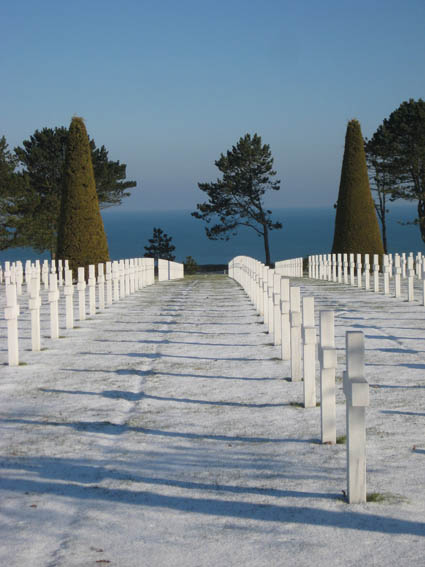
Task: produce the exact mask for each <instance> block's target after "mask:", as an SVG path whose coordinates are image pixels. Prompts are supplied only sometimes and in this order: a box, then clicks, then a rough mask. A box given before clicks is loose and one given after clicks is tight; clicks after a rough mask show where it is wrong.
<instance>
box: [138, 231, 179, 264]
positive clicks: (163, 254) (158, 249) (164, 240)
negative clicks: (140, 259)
mask: <svg viewBox="0 0 425 567" xmlns="http://www.w3.org/2000/svg"><path fill="white" fill-rule="evenodd" d="M172 239H173V237H172V236H168V235H167V234H166V233H165V232H164V231H163V230H162V228H154V229H153V235H152V238H149V243H150V244H149V246H145V250H146V252H145V257H146V258H155V260H158V259H159V258H161V260H171V261H173V260H174V259H175V256H174V255H173V252H174V250H175V249H176V247H175V246H174V245H173V244H171V241H172Z"/></svg>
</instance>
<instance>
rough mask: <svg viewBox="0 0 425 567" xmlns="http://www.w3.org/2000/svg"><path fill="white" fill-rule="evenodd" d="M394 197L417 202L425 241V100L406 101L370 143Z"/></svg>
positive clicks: (383, 124)
mask: <svg viewBox="0 0 425 567" xmlns="http://www.w3.org/2000/svg"><path fill="white" fill-rule="evenodd" d="M366 152H367V154H368V155H372V156H373V157H374V159H375V162H376V164H377V166H378V172H379V173H380V177H381V178H385V190H386V193H387V194H389V196H390V200H391V201H394V200H395V199H405V200H408V201H416V202H417V217H416V219H415V220H414V222H415V223H416V224H418V225H419V229H420V232H421V237H422V240H423V242H425V101H424V100H422V99H419V100H417V101H415V100H413V99H410V100H409V101H408V102H403V103H402V104H401V105H400V106H399V108H397V110H395V111H394V112H392V113H391V114H390V116H389V118H387V119H385V120H384V121H383V123H382V124H381V125H380V126H379V128H378V129H377V131H376V132H375V134H374V135H373V137H372V138H371V140H369V141H368V142H367V144H366Z"/></svg>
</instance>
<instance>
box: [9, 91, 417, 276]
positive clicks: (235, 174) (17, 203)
mask: <svg viewBox="0 0 425 567" xmlns="http://www.w3.org/2000/svg"><path fill="white" fill-rule="evenodd" d="M352 127H353V128H354V130H355V129H356V127H354V126H352ZM354 130H353V132H354ZM68 136H69V132H68V130H67V129H66V128H64V127H60V128H54V129H51V128H43V129H42V130H36V131H35V132H34V134H33V135H32V136H31V137H30V138H29V139H28V140H24V142H23V143H22V146H19V147H16V148H14V150H13V151H12V150H10V149H9V147H8V145H7V141H6V139H5V137H4V136H3V137H2V138H0V250H3V249H6V248H9V247H15V246H31V247H32V248H34V249H35V250H37V251H39V252H42V251H44V250H49V251H50V252H51V254H52V256H53V257H54V255H55V253H56V246H57V236H58V221H59V216H60V203H61V197H62V191H63V187H64V165H65V155H66V148H67V143H68ZM358 139H359V140H360V139H361V133H360V127H359V136H358ZM362 143H363V142H362ZM89 146H90V152H91V160H92V164H93V171H94V177H95V184H96V192H97V197H98V201H99V205H100V207H101V208H105V207H108V206H113V205H118V204H120V203H121V202H122V200H123V199H124V198H125V197H127V196H128V195H129V192H128V189H130V188H131V187H135V186H136V182H135V181H127V180H126V165H125V164H121V163H120V162H119V161H112V160H110V159H109V158H108V151H107V150H106V148H105V146H101V147H100V148H97V147H96V144H95V142H94V140H90V139H89ZM353 147H354V146H353ZM356 151H357V150H356ZM364 152H365V159H366V163H367V168H368V174H369V181H370V185H371V188H372V190H373V191H374V192H375V195H376V199H375V208H376V213H377V215H378V218H379V220H380V222H381V227H382V240H383V245H384V249H385V251H387V247H388V242H387V227H386V219H387V214H388V203H389V202H391V201H395V200H397V199H404V200H407V201H411V202H415V203H416V209H417V216H416V218H415V219H413V221H412V222H414V223H415V224H417V225H418V226H419V229H420V234H421V238H422V240H423V242H424V243H425V102H424V101H423V100H422V99H419V100H417V101H415V100H413V99H410V100H409V101H406V102H403V103H402V104H401V105H400V107H399V108H397V109H396V110H395V111H394V112H392V113H391V115H390V116H389V117H388V118H386V119H385V120H384V121H383V123H382V124H381V125H380V126H379V127H378V129H377V130H376V132H375V133H374V135H373V136H372V138H371V139H370V140H365V141H364ZM344 159H345V158H344ZM363 159H364V158H363V157H362V160H363ZM347 163H348V162H347ZM215 165H216V167H217V168H218V170H219V172H220V174H221V177H220V178H218V179H217V180H216V181H214V182H208V183H207V182H200V183H198V187H199V189H200V190H201V191H202V192H203V193H205V194H206V196H207V200H206V201H205V202H203V203H199V204H198V205H197V210H196V211H194V212H193V213H192V215H193V216H194V217H195V218H197V219H200V220H202V221H204V222H205V224H206V227H205V232H206V235H207V237H208V238H210V239H211V240H217V239H221V240H228V239H229V238H230V237H232V236H235V235H236V234H237V230H238V228H239V227H248V228H250V229H252V230H254V231H255V232H256V233H257V235H258V236H259V237H260V238H262V239H263V242H264V252H265V261H266V264H268V265H270V261H271V258H270V238H269V233H270V231H271V230H276V229H281V228H282V224H281V223H280V222H277V221H274V220H273V219H272V211H271V210H268V209H267V208H266V206H265V203H264V196H265V193H266V191H269V190H271V191H278V190H280V181H279V180H276V179H275V175H276V171H274V170H273V157H272V154H271V151H270V147H269V146H268V145H267V144H263V143H262V141H261V137H260V136H259V135H258V134H254V135H253V136H251V135H250V134H246V135H245V136H243V137H241V138H240V139H239V140H238V142H237V143H236V145H234V146H232V149H231V150H228V151H227V152H226V154H221V155H220V157H219V159H218V160H216V161H215ZM362 167H363V165H362ZM346 171H348V170H347V169H346V168H344V165H343V176H345V177H347V176H346ZM344 172H345V173H344ZM343 176H342V178H341V182H342V180H343ZM347 179H348V178H347ZM347 179H346V180H347ZM362 179H363V177H362ZM362 183H365V181H364V179H363V181H362ZM354 184H355V183H354ZM353 190H355V188H354V189H353ZM343 194H344V193H343ZM339 201H341V192H340V196H339ZM339 217H340V218H341V214H340V215H339ZM338 223H339V224H340V222H339V221H338ZM338 230H339V233H340V234H342V232H343V230H344V229H343V228H341V226H339V229H338ZM167 238H168V239H169V240H168V241H167ZM149 242H150V245H149V246H148V247H145V249H146V253H147V254H148V253H149V254H151V253H153V252H155V254H156V255H157V254H158V253H159V251H160V250H161V251H162V252H163V253H165V254H167V256H168V257H170V258H171V256H173V254H172V252H173V250H174V247H173V246H172V245H171V244H170V242H171V238H170V237H167V235H166V234H165V233H163V231H162V230H161V229H159V228H155V229H154V234H153V240H150V241H149ZM173 258H174V257H173Z"/></svg>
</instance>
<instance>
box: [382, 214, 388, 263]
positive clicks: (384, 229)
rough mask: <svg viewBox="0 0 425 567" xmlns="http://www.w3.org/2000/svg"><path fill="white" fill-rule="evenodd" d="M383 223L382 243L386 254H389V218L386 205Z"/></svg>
mask: <svg viewBox="0 0 425 567" xmlns="http://www.w3.org/2000/svg"><path fill="white" fill-rule="evenodd" d="M381 225H382V244H383V245H384V252H385V254H388V248H387V218H386V210H385V207H384V210H383V213H382V219H381Z"/></svg>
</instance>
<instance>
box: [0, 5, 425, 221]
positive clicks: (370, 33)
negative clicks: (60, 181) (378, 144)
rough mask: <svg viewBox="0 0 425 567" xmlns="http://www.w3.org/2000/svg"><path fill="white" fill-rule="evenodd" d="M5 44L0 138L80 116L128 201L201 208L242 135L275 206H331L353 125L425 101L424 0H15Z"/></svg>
mask: <svg viewBox="0 0 425 567" xmlns="http://www.w3.org/2000/svg"><path fill="white" fill-rule="evenodd" d="M0 47H1V49H0V57H1V78H2V80H1V83H2V85H1V88H0V100H1V116H2V119H1V130H0V136H1V135H5V136H6V139H7V141H8V143H9V145H10V146H11V147H14V146H16V145H20V144H21V143H22V141H23V140H24V139H26V138H28V137H29V136H30V135H31V134H32V133H33V132H34V130H35V129H41V128H43V127H45V126H48V127H54V126H62V125H65V126H68V125H69V122H70V120H71V117H72V116H73V115H74V114H77V115H79V116H83V117H84V118H85V121H86V126H87V130H88V132H89V134H90V136H91V137H93V138H94V139H95V141H96V143H97V145H98V146H100V145H102V144H104V145H105V146H106V148H107V149H108V150H109V155H110V158H111V159H114V160H117V159H119V160H120V161H121V162H124V163H126V164H127V173H128V178H130V179H135V180H136V181H137V182H138V188H136V189H135V190H133V195H132V197H130V198H129V199H127V200H126V202H125V205H123V207H125V208H132V209H145V210H146V209H183V208H194V207H195V205H196V203H197V202H201V201H202V200H203V197H204V194H203V193H201V192H200V191H199V189H198V188H197V182H198V181H212V180H215V178H216V177H217V174H218V170H217V169H216V168H215V166H214V161H215V160H216V159H218V157H219V155H220V153H221V152H225V151H226V150H227V149H230V148H231V146H232V145H233V144H235V143H236V142H237V140H238V139H239V138H240V137H241V136H243V135H244V134H245V133H247V132H250V133H254V132H257V133H258V134H259V135H260V136H261V137H262V140H263V142H264V143H267V144H269V145H270V147H271V151H272V154H273V156H274V159H275V168H276V169H277V172H278V177H279V178H280V179H281V181H282V188H281V190H280V191H279V192H278V193H275V194H273V197H272V199H270V201H269V203H270V205H271V206H272V207H293V206H304V205H306V204H307V205H311V206H328V205H332V204H333V203H334V201H335V200H336V196H337V192H338V185H339V176H340V168H341V160H342V152H343V145H344V136H345V129H346V124H347V121H348V120H350V119H351V118H357V119H358V120H359V121H360V123H361V125H362V130H363V135H364V136H367V137H369V136H371V135H372V134H373V132H374V131H375V130H376V128H377V127H378V125H379V124H380V123H381V122H382V120H383V119H384V118H386V117H387V116H388V115H389V114H390V113H391V112H392V111H393V110H395V109H396V108H397V107H398V106H399V105H400V103H401V102H403V101H404V100H408V99H409V98H414V99H418V98H425V1H424V0H404V2H401V1H400V0H397V1H394V0H367V1H366V0H358V1H356V2H353V1H351V0H310V1H303V0H299V1H295V0H293V1H285V0H263V2H258V1H255V2H254V1H252V0H216V1H214V2H213V1H210V0H208V1H207V0H193V1H192V0H179V1H176V0H172V1H169V0H167V1H164V0H156V1H155V0H152V1H143V0H137V1H128V0H121V2H116V1H114V2H111V1H109V0H102V1H99V0H91V1H89V2H88V1H87V0H84V1H81V0H73V1H72V2H65V1H63V0H55V1H51V0H42V1H40V2H33V1H32V0H31V1H29V0H23V1H21V2H17V3H13V4H12V3H7V4H6V3H5V4H3V9H2V17H1V21H0Z"/></svg>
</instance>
